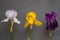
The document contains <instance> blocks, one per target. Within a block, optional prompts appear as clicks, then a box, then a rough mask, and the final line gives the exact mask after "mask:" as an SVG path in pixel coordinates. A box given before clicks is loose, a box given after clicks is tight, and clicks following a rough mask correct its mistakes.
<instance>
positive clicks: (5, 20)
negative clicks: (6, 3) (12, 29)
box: [1, 18, 9, 22]
mask: <svg viewBox="0 0 60 40" xmlns="http://www.w3.org/2000/svg"><path fill="white" fill-rule="evenodd" d="M8 20H9V18H6V19H4V20H3V21H1V22H7V21H8Z"/></svg>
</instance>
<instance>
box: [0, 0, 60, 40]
mask: <svg viewBox="0 0 60 40" xmlns="http://www.w3.org/2000/svg"><path fill="white" fill-rule="evenodd" d="M8 9H14V10H16V11H17V12H18V16H17V18H18V20H19V21H21V24H19V25H18V24H14V28H13V29H14V30H13V40H27V37H28V32H27V33H26V34H24V23H25V15H26V13H27V12H28V11H35V12H36V13H37V19H38V20H39V21H42V23H43V25H42V26H40V27H37V26H35V25H33V32H32V40H49V36H48V33H47V31H46V29H45V25H46V23H45V13H46V12H51V11H52V10H53V11H55V12H57V21H58V28H56V30H55V31H54V32H53V40H60V21H59V20H60V18H59V16H60V0H0V21H2V20H3V19H5V18H6V17H5V11H6V10H8ZM9 28H10V21H8V22H7V23H1V22H0V40H10V33H9Z"/></svg>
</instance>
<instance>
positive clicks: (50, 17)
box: [46, 11, 58, 31]
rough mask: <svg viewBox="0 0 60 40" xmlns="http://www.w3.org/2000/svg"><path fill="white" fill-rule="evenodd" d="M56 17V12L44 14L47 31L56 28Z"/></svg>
mask: <svg viewBox="0 0 60 40" xmlns="http://www.w3.org/2000/svg"><path fill="white" fill-rule="evenodd" d="M56 16H57V14H56V12H53V11H51V13H46V21H47V27H46V29H47V30H50V31H51V30H55V28H56V27H58V23H57V20H56Z"/></svg>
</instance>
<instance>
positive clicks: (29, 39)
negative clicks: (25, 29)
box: [28, 25, 32, 40]
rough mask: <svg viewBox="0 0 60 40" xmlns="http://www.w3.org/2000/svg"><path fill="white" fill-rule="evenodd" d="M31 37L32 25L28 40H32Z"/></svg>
mask: <svg viewBox="0 0 60 40" xmlns="http://www.w3.org/2000/svg"><path fill="white" fill-rule="evenodd" d="M31 35H32V25H31V26H30V34H29V37H28V40H31Z"/></svg>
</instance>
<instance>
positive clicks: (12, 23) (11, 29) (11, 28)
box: [10, 20, 14, 40]
mask: <svg viewBox="0 0 60 40" xmlns="http://www.w3.org/2000/svg"><path fill="white" fill-rule="evenodd" d="M13 25H14V21H13V20H11V27H10V40H12V31H13Z"/></svg>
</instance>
